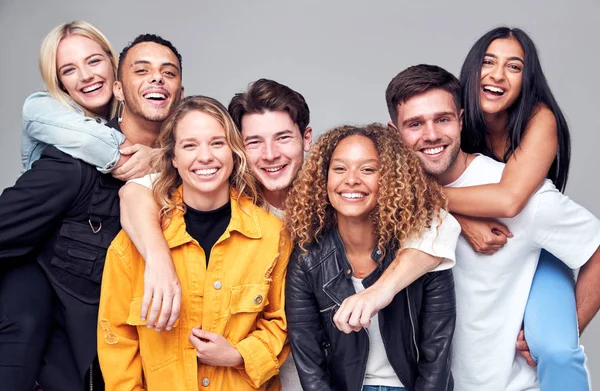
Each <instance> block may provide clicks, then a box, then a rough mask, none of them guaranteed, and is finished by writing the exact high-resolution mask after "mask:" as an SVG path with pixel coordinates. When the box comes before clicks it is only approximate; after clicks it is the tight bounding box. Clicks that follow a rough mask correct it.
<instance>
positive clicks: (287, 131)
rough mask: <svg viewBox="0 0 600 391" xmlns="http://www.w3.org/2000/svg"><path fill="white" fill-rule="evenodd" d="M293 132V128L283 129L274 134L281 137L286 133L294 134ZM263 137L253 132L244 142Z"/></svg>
mask: <svg viewBox="0 0 600 391" xmlns="http://www.w3.org/2000/svg"><path fill="white" fill-rule="evenodd" d="M293 133H294V131H293V130H290V129H285V130H281V131H279V132H277V133H275V134H274V135H273V136H274V137H279V136H283V135H284V134H293ZM261 138H263V136H261V135H258V134H253V135H252V136H247V137H245V138H244V142H247V141H252V140H260V139H261Z"/></svg>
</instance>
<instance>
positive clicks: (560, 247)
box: [532, 181, 600, 269]
mask: <svg viewBox="0 0 600 391" xmlns="http://www.w3.org/2000/svg"><path fill="white" fill-rule="evenodd" d="M534 200H535V202H536V204H535V205H534V206H535V208H536V209H535V213H534V217H533V222H532V235H533V240H534V241H535V243H536V245H539V247H540V248H544V249H546V250H547V251H549V252H551V253H552V254H554V256H556V257H557V258H558V259H560V260H561V261H563V262H564V263H565V264H566V265H567V266H569V267H570V268H571V269H577V268H579V267H581V266H582V265H583V264H585V263H586V262H587V261H588V260H589V259H590V257H591V256H592V255H593V254H594V252H595V251H596V250H597V249H598V247H599V246H600V221H599V220H598V219H597V218H596V217H595V216H594V215H593V214H591V213H590V212H589V211H588V210H587V209H585V208H584V207H582V206H581V205H579V204H577V203H575V202H573V201H572V200H571V199H570V198H569V197H567V196H566V195H564V194H562V193H561V192H559V191H558V190H557V189H556V187H555V186H554V185H553V184H552V183H551V182H550V181H546V182H545V183H544V184H543V185H542V187H541V188H540V189H539V190H538V191H537V192H536V193H535V195H534Z"/></svg>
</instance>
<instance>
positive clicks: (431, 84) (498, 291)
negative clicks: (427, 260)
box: [386, 65, 600, 391]
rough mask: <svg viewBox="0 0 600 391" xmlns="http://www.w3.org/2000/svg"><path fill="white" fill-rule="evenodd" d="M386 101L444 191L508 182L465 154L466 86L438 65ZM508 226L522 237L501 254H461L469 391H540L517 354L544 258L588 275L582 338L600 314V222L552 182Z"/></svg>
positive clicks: (460, 377) (583, 278)
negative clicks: (463, 101) (463, 92)
mask: <svg viewBox="0 0 600 391" xmlns="http://www.w3.org/2000/svg"><path fill="white" fill-rule="evenodd" d="M386 95H387V98H388V106H389V109H390V115H391V117H392V119H393V122H391V123H390V126H392V127H394V128H397V129H398V130H399V131H400V134H401V135H402V138H403V139H404V141H405V142H406V143H407V145H408V146H409V147H410V148H412V149H413V150H414V151H415V153H416V155H417V157H418V158H419V159H420V160H421V163H422V164H423V166H424V168H425V170H426V171H427V172H428V173H430V174H431V175H433V176H435V177H436V179H437V180H438V182H439V183H440V184H442V185H444V186H449V187H464V186H474V185H481V184H487V183H497V182H499V181H500V179H501V177H502V172H503V170H504V164H503V163H500V162H497V161H495V160H493V159H491V158H488V157H486V156H483V155H471V154H467V153H465V152H463V151H462V150H461V149H460V132H461V127H462V112H463V111H462V110H459V107H460V84H459V82H458V80H456V78H455V77H454V76H453V75H452V74H450V73H448V72H447V71H445V70H443V69H442V68H439V67H436V66H431V65H418V66H415V67H410V68H408V69H406V70H405V71H403V72H401V73H400V74H399V75H398V76H396V77H395V78H394V79H393V80H392V82H391V83H390V86H389V87H388V91H387V93H386ZM389 102H393V104H390V103H389ZM502 222H503V223H505V224H506V225H507V226H508V228H509V229H510V231H511V232H512V233H513V234H514V237H513V238H511V239H510V240H509V241H508V243H507V244H506V245H505V246H504V247H503V248H502V250H501V251H498V252H496V253H495V254H493V255H491V256H490V255H482V254H479V253H477V252H475V251H474V250H473V249H472V248H471V246H470V245H469V244H468V243H467V241H466V240H465V239H464V238H462V237H461V238H460V239H459V242H458V245H457V248H456V258H457V265H456V267H455V268H454V277H455V284H456V298H457V323H456V331H455V334H454V339H453V356H452V359H453V363H452V371H453V376H454V379H455V385H456V389H457V390H460V391H481V390H486V391H488V390H490V391H493V390H511V391H521V390H536V389H539V385H538V381H537V373H536V369H535V368H532V367H530V366H528V365H527V363H526V361H525V359H524V358H523V357H522V356H521V355H520V354H518V353H517V352H516V350H515V341H516V340H517V336H518V334H519V331H520V329H521V325H522V322H523V314H524V311H525V305H526V303H527V298H528V295H529V290H530V287H531V283H532V280H533V275H534V272H535V270H536V266H537V261H538V258H539V256H540V251H541V249H542V248H544V249H546V250H547V251H549V252H551V253H553V254H554V255H556V256H557V257H558V258H559V259H561V260H562V261H563V262H565V263H566V264H567V265H568V266H569V267H570V268H573V269H575V268H579V267H582V266H584V265H585V266H584V267H582V269H581V272H580V275H579V279H578V281H577V292H578V296H577V308H578V315H579V322H580V326H581V329H583V328H584V327H585V326H586V325H587V324H588V323H589V321H590V320H591V318H592V317H593V316H594V315H595V314H596V312H597V311H598V307H599V306H600V298H599V296H600V295H599V290H598V289H596V288H595V286H596V285H597V284H596V282H597V281H598V280H599V279H600V275H599V274H600V267H598V266H599V265H600V250H599V245H600V221H598V219H596V218H595V217H594V216H593V215H592V214H591V213H589V212H588V211H587V210H586V209H584V208H583V207H581V206H579V205H577V204H576V203H574V202H573V201H572V200H570V199H569V198H568V197H567V196H565V195H563V194H562V193H560V192H559V191H558V190H557V189H556V187H555V186H554V185H553V184H552V182H550V181H549V180H546V181H545V182H544V183H543V184H542V186H541V187H540V188H539V189H538V190H537V191H536V193H535V194H534V195H533V196H532V198H531V199H530V201H529V203H528V204H527V205H526V206H525V208H524V209H523V210H522V211H521V213H519V214H518V215H517V216H515V217H514V218H511V219H502ZM586 262H587V263H586ZM582 287H587V288H589V289H580V288H582ZM580 292H583V294H581V295H580V294H579V293H580ZM549 342H550V341H549Z"/></svg>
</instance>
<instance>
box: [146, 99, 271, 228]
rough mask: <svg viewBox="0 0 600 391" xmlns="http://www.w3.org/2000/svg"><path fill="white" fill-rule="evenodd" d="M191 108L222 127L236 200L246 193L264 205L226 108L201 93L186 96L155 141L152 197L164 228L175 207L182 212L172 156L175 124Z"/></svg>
mask: <svg viewBox="0 0 600 391" xmlns="http://www.w3.org/2000/svg"><path fill="white" fill-rule="evenodd" d="M193 111H200V112H202V113H205V114H208V115H210V116H211V117H213V118H214V119H215V120H217V122H219V124H220V125H221V126H222V127H223V129H225V139H226V140H227V144H228V145H229V148H231V151H232V153H233V172H232V173H231V176H230V177H229V184H230V185H231V186H232V187H233V188H234V189H236V190H237V193H238V200H239V198H240V197H242V196H245V197H248V198H250V200H251V201H252V202H253V203H254V204H256V205H259V206H262V207H264V206H265V201H264V197H263V196H262V193H261V192H260V191H259V187H258V184H257V181H256V179H255V178H254V176H253V175H252V174H251V173H250V170H249V169H248V162H247V160H246V154H245V153H244V143H243V141H242V136H241V133H240V132H239V131H238V130H237V128H236V126H235V124H234V123H233V120H232V119H231V116H230V115H229V113H228V112H227V109H226V108H225V107H224V106H223V105H222V104H221V103H219V101H217V100H216V99H213V98H209V97H206V96H200V95H197V96H189V97H187V98H185V99H184V100H182V101H181V102H180V103H179V104H178V105H177V107H176V108H175V109H174V110H173V113H171V115H170V116H169V118H167V119H166V120H165V122H164V123H163V125H162V128H161V130H160V135H159V136H158V140H157V144H158V147H159V152H158V155H157V157H156V159H155V161H154V164H153V168H154V170H155V171H156V172H158V173H159V174H158V177H157V178H156V180H155V181H154V186H153V188H154V198H155V199H156V202H157V203H158V204H159V205H160V208H161V209H160V221H161V224H162V226H163V227H166V226H167V225H168V224H169V221H170V219H171V217H172V216H173V212H174V211H175V210H181V211H185V206H184V205H183V203H182V202H180V201H179V202H178V200H177V198H176V197H175V194H176V191H177V189H178V187H179V186H180V185H181V183H182V181H181V177H180V176H179V172H178V171H177V169H176V168H175V167H174V166H173V163H172V161H173V158H174V157H175V143H176V134H175V131H176V128H177V123H178V122H179V121H180V120H181V119H182V118H183V117H184V116H185V115H186V114H188V113H190V112H193Z"/></svg>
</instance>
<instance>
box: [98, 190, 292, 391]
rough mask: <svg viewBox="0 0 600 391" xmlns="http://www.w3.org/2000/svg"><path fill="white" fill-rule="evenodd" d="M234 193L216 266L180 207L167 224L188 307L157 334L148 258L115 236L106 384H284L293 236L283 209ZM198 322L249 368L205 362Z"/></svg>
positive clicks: (101, 337)
mask: <svg viewBox="0 0 600 391" xmlns="http://www.w3.org/2000/svg"><path fill="white" fill-rule="evenodd" d="M180 191H181V190H180ZM236 197H237V196H236V193H235V191H234V190H232V192H231V197H230V199H231V221H230V223H229V225H228V227H227V229H226V230H225V232H224V233H223V235H222V236H221V237H220V238H219V240H218V241H217V242H216V243H215V245H214V247H213V248H212V251H211V255H210V262H209V265H208V270H207V268H206V258H205V254H204V251H203V250H202V248H201V247H200V246H199V245H198V242H196V241H195V240H194V239H192V237H191V236H190V235H189V234H188V233H187V232H186V230H185V222H184V219H183V214H182V213H181V212H176V213H175V215H174V216H173V218H172V220H171V222H170V224H169V225H168V226H167V228H166V229H165V230H164V235H165V238H166V239H167V243H168V245H169V248H170V249H171V255H172V257H173V263H174V265H175V268H176V270H177V275H178V276H179V280H180V282H181V288H182V301H181V314H180V317H179V320H178V322H177V323H176V326H175V327H174V328H173V329H172V330H170V331H162V332H160V333H158V332H156V331H154V330H153V329H149V328H147V327H146V322H144V321H142V320H141V319H140V310H141V304H142V296H143V292H144V266H145V264H144V260H143V259H142V257H141V255H140V254H139V253H138V251H137V249H136V248H135V246H134V245H133V242H131V240H130V239H129V237H128V236H127V235H126V234H125V232H124V231H121V232H120V233H119V235H117V237H116V238H115V240H114V241H113V242H112V244H111V246H110V248H109V249H108V254H107V257H106V266H105V268H104V275H103V280H102V293H101V297H100V310H99V315H98V355H99V358H100V365H101V368H102V372H103V374H104V379H105V381H106V389H107V390H111V391H121V390H126V391H129V390H149V391H154V390H156V391H166V390H177V391H179V390H186V391H195V390H232V391H238V390H254V389H259V390H269V391H271V390H279V389H281V386H280V383H279V377H278V376H277V374H278V373H279V367H280V365H281V364H282V363H283V360H285V358H286V357H287V355H288V353H289V346H288V345H286V337H287V331H286V330H287V323H286V318H285V314H284V288H285V287H284V281H285V273H286V268H287V263H288V258H289V255H290V252H291V243H290V242H289V240H283V241H282V242H281V243H282V244H280V236H282V232H281V230H282V224H281V222H280V221H279V220H278V219H277V218H276V217H274V216H272V215H270V214H269V213H268V212H266V211H264V210H262V209H261V208H259V207H257V206H256V205H254V204H252V203H251V202H250V200H249V199H247V198H241V199H240V200H239V203H238V202H237V201H236ZM242 209H243V210H242ZM244 210H245V211H247V212H248V213H249V214H246V213H245V212H244ZM286 239H287V238H286ZM198 325H202V329H203V330H206V331H210V332H213V333H216V334H219V335H222V336H224V337H225V338H227V340H228V341H229V342H230V343H231V345H232V346H234V347H235V348H236V349H237V350H238V351H239V353H240V354H241V356H242V357H243V358H244V367H235V368H234V367H231V368H227V367H214V366H209V365H205V364H201V363H198V362H197V360H196V350H195V348H194V347H193V346H192V344H191V343H190V342H189V341H188V335H189V334H190V332H191V330H192V328H193V327H196V326H198Z"/></svg>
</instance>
